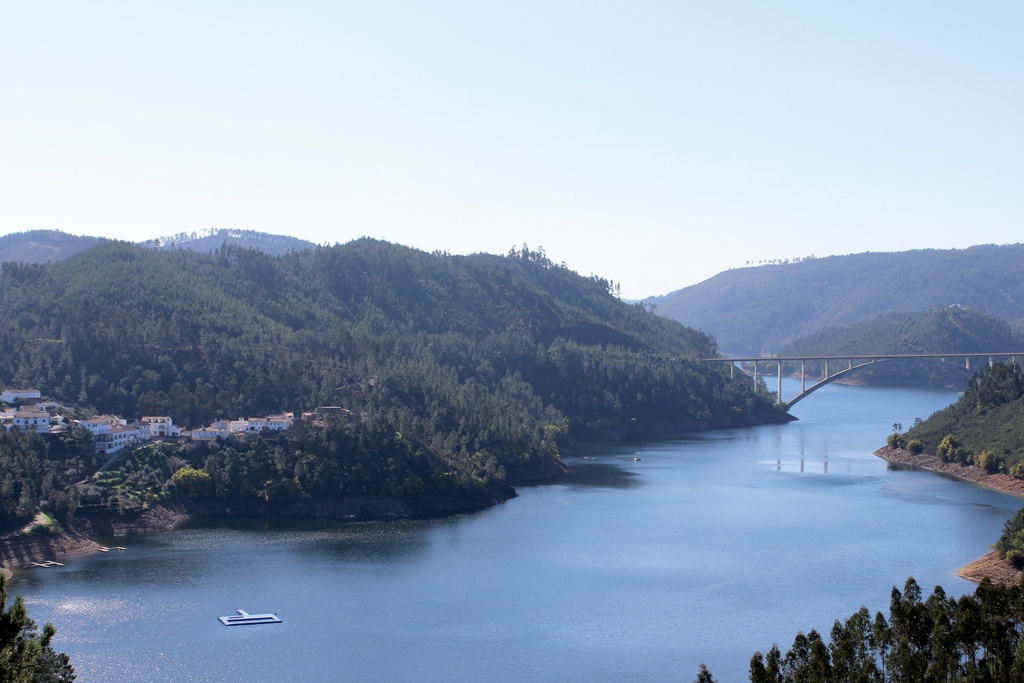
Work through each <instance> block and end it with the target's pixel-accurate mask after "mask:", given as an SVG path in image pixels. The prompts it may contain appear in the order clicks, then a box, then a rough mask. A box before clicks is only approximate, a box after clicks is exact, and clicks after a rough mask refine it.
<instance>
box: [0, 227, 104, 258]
mask: <svg viewBox="0 0 1024 683" xmlns="http://www.w3.org/2000/svg"><path fill="white" fill-rule="evenodd" d="M97 241H99V238H97V237H86V236H84V235H69V234H67V233H66V232H61V231H60V230H29V231H28V232H16V233H12V234H10V235H4V236H3V237H0V263H4V262H7V261H17V262H19V263H48V262H53V261H61V260H63V259H66V258H68V257H69V256H74V255H75V254H77V253H78V252H80V251H85V250H86V249H88V248H89V247H92V246H94V245H95V244H96V242H97Z"/></svg>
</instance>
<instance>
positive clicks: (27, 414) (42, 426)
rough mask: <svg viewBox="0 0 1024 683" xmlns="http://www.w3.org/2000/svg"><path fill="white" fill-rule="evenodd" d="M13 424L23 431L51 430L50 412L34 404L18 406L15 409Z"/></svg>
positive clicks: (15, 427)
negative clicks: (26, 406)
mask: <svg viewBox="0 0 1024 683" xmlns="http://www.w3.org/2000/svg"><path fill="white" fill-rule="evenodd" d="M11 426H12V427H14V429H17V430H20V431H22V432H27V431H28V430H30V429H34V430H36V431H37V432H48V431H50V414H49V413H48V412H46V411H45V410H39V409H38V408H36V407H34V406H30V407H28V408H18V409H17V410H16V411H14V417H13V418H12V420H11Z"/></svg>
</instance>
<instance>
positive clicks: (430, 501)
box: [0, 485, 516, 578]
mask: <svg viewBox="0 0 1024 683" xmlns="http://www.w3.org/2000/svg"><path fill="white" fill-rule="evenodd" d="M515 496H516V491H515V489H514V488H512V487H511V486H504V485H502V486H493V487H491V488H490V489H486V490H485V489H482V490H480V491H477V492H475V493H474V494H473V495H469V496H466V495H464V496H450V497H444V496H440V497H429V498H423V499H422V500H418V501H416V502H415V503H406V502H402V501H395V500H356V499H346V500H303V501H300V502H297V503H291V504H269V503H265V502H261V501H258V500H255V499H253V500H236V501H220V500H194V501H189V502H188V504H187V505H186V504H183V503H176V504H161V505H150V506H147V507H144V508H138V509H134V510H125V511H122V512H118V511H110V510H105V509H103V510H80V511H79V513H78V514H77V515H76V516H75V517H74V519H73V520H71V521H70V522H69V523H66V524H65V525H64V526H63V527H58V526H45V527H42V526H34V525H30V526H29V527H26V528H25V529H23V530H21V531H18V532H14V533H11V534H8V535H7V536H4V537H2V538H0V572H3V573H4V574H5V575H6V576H7V577H8V578H9V577H10V575H11V570H14V569H18V568H22V567H30V566H32V565H33V563H43V562H47V561H58V560H64V559H67V558H70V557H79V556H82V555H88V554H91V553H95V552H100V551H101V550H102V549H103V546H102V545H100V543H98V542H97V541H96V540H94V539H95V538H97V537H101V538H102V537H106V538H114V537H129V536H141V535H146V534H155V533H162V532H166V531H171V530H173V529H175V528H177V527H178V526H181V525H182V524H184V523H185V522H187V521H189V520H192V519H231V518H235V519H237V518H244V519H269V518H273V519H293V520H298V519H333V520H339V521H349V522H351V521H370V520H392V519H415V518H425V517H443V516H447V515H453V514H459V513H463V512H473V511H476V510H481V509H484V508H487V507H490V506H492V505H498V504H500V503H503V502H505V501H506V500H509V499H510V498H514V497H515Z"/></svg>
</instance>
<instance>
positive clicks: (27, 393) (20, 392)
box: [0, 389, 43, 404]
mask: <svg viewBox="0 0 1024 683" xmlns="http://www.w3.org/2000/svg"><path fill="white" fill-rule="evenodd" d="M42 397H43V395H42V394H41V393H40V392H39V390H38V389H4V391H3V393H2V394H0V400H2V401H3V402H4V403H10V404H14V403H17V402H18V401H31V400H36V401H38V400H39V399H41V398H42Z"/></svg>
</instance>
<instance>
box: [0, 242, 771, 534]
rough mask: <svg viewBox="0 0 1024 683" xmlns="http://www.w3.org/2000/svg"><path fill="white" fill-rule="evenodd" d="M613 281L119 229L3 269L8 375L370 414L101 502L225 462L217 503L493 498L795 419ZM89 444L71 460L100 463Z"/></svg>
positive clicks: (217, 449)
mask: <svg viewBox="0 0 1024 683" xmlns="http://www.w3.org/2000/svg"><path fill="white" fill-rule="evenodd" d="M613 290H614V286H613V285H612V283H609V282H608V281H606V280H603V279H601V278H598V277H593V276H592V277H589V278H585V277H581V276H579V275H577V274H576V273H573V272H571V271H569V270H568V269H567V268H565V267H564V266H558V265H555V264H554V263H553V262H551V261H550V260H549V259H548V258H547V257H546V255H545V254H544V253H543V251H531V250H530V249H528V248H527V247H525V246H524V247H523V248H522V249H513V250H512V251H511V252H510V253H509V255H507V256H504V257H499V256H488V255H476V256H469V257H459V256H451V255H448V254H443V253H435V254H427V253H424V252H421V251H417V250H414V249H408V248H405V247H401V246H397V245H393V244H388V243H385V242H379V241H375V240H367V239H364V240H359V241H357V242H353V243H350V244H347V245H343V246H336V247H332V248H318V249H315V250H308V251H302V252H297V251H295V252H289V253H287V254H285V255H282V256H277V257H274V256H269V255H267V254H263V253H260V252H257V251H253V250H246V249H237V248H233V247H222V248H220V249H218V250H217V251H215V252H214V253H212V254H205V253H197V252H192V251H178V250H170V251H162V250H153V249H146V248H142V247H139V246H136V245H131V244H126V243H120V242H108V241H103V242H101V243H100V244H99V245H98V246H97V247H95V248H93V249H91V250H89V251H86V252H83V253H80V254H78V255H76V256H74V257H72V258H70V259H67V260H65V261H62V262H59V263H55V264H50V265H18V264H5V266H4V267H3V270H2V272H0V306H3V310H5V311H6V315H5V316H3V317H2V318H0V377H3V378H5V379H6V381H7V384H8V385H12V386H33V387H37V388H39V389H41V390H42V391H43V393H44V395H46V396H48V397H52V398H54V399H56V400H58V401H60V402H63V403H67V404H73V405H77V406H79V407H81V408H83V409H86V410H89V411H97V412H102V413H115V414H119V415H124V416H139V415H170V416H172V417H173V418H174V420H175V422H176V423H178V424H182V425H184V426H186V427H197V426H201V425H204V424H209V423H210V422H211V421H213V420H216V419H222V418H232V417H240V416H251V415H262V414H267V413H269V412H273V411H279V410H292V411H294V412H296V413H298V412H299V411H301V410H303V409H306V410H309V409H312V408H314V407H316V406H320V405H337V406H344V407H346V408H348V409H350V410H351V411H352V412H353V413H354V414H355V415H356V417H355V418H354V419H352V420H351V421H345V420H340V421H329V423H328V425H327V426H326V427H325V428H324V429H322V430H309V431H308V432H304V431H302V430H295V431H294V433H289V434H288V435H286V436H283V437H281V438H280V439H266V440H263V439H259V440H257V441H256V442H254V443H249V442H247V441H245V440H242V441H238V442H235V441H232V442H231V443H230V444H226V445H223V446H221V445H215V446H210V447H209V452H205V451H203V448H202V447H196V448H192V447H181V448H175V449H171V450H163V447H161V448H160V449H157V451H155V452H154V451H147V452H144V453H138V454H133V455H132V457H131V458H128V459H126V460H124V461H123V462H119V463H118V464H117V465H116V467H115V469H114V470H112V471H110V472H104V473H102V474H100V475H99V476H98V477H97V478H96V479H95V480H94V481H92V482H90V483H89V484H88V485H86V486H84V487H82V501H83V502H84V503H87V504H88V505H89V506H95V505H99V504H101V503H102V504H103V505H105V506H107V507H110V508H113V509H121V510H124V509H128V508H132V507H137V506H139V505H145V504H146V503H147V502H151V501H153V500H160V499H163V498H165V497H167V496H170V495H177V496H179V497H181V498H185V499H191V500H196V499H201V498H203V497H204V496H205V495H206V493H208V491H209V490H211V489H208V488H207V487H206V486H205V484H202V483H201V482H200V481H199V479H197V478H196V477H195V476H193V475H187V474H182V475H179V478H178V480H177V481H175V480H174V478H173V477H174V476H175V472H177V471H178V470H179V469H181V468H182V467H189V468H192V469H193V470H202V471H204V472H205V473H206V474H207V475H209V476H210V478H211V482H212V491H213V492H214V496H213V497H214V498H229V497H234V498H239V497H241V498H244V499H260V500H262V501H263V502H264V503H273V502H285V501H293V502H294V501H302V500H308V499H310V498H313V499H322V498H338V497H346V498H361V499H374V500H379V499H391V500H394V499H398V500H402V501H405V502H410V501H412V502H416V501H421V502H422V501H423V499H424V498H425V497H430V496H447V497H451V498H459V497H460V496H461V497H463V498H467V499H473V500H478V499H481V498H482V497H488V498H490V499H491V500H495V499H501V498H504V497H507V496H508V495H509V493H508V491H509V488H508V486H509V484H510V483H515V482H517V481H525V480H531V479H540V478H546V477H550V476H551V475H552V474H554V473H557V472H559V471H561V465H560V464H559V458H560V451H561V449H562V448H564V447H565V446H566V445H567V444H569V443H571V442H572V441H574V440H575V441H581V440H593V439H607V438H625V437H641V436H645V435H654V434H663V433H670V432H679V431H685V430H694V429H707V428H712V427H725V426H737V425H746V424H756V423H762V422H766V421H781V420H785V419H788V418H787V416H786V415H785V413H784V412H782V411H781V410H780V409H778V408H776V407H775V406H773V405H772V404H771V401H770V399H769V398H768V397H767V396H765V395H759V394H755V393H754V392H753V391H751V388H750V387H749V382H748V381H746V380H745V379H743V378H737V379H735V380H731V379H730V378H729V373H728V371H727V370H726V369H724V368H722V367H707V366H706V365H705V364H702V363H699V362H696V361H694V360H693V359H695V358H700V357H704V356H707V355H713V354H714V353H715V352H716V348H715V345H714V342H713V341H712V340H711V339H710V338H709V337H707V336H706V335H704V334H702V333H701V332H698V331H696V330H693V329H690V328H685V327H682V326H680V325H679V324H677V323H674V322H671V321H669V320H666V319H664V318H659V317H658V316H655V315H653V314H651V313H649V312H647V311H645V310H644V309H643V307H642V306H639V305H628V304H625V303H623V302H621V301H619V300H618V299H617V298H616V297H615V296H613V294H612V292H613ZM264 448H269V449H270V450H269V452H268V453H264V452H263V451H262V450H261V449H264ZM59 450H60V448H53V447H51V448H50V449H49V453H51V454H52V453H53V452H55V451H59ZM34 452H36V454H37V455H36V456H35V457H37V458H38V460H39V462H43V461H45V460H47V458H49V457H50V456H49V455H47V451H46V449H43V448H37V449H36V450H35V451H34ZM74 452H75V453H80V450H75V451H74ZM69 453H70V451H69ZM2 457H4V456H3V454H2V452H0V458H2ZM78 457H79V461H75V462H74V463H68V464H67V469H68V470H69V471H74V472H76V473H77V474H76V475H75V476H78V474H81V475H82V478H85V477H87V476H88V475H91V474H93V473H94V472H95V466H96V463H94V462H86V460H88V459H87V458H84V457H83V456H81V455H79V456H78ZM169 463H173V464H175V467H173V468H172V467H171V466H170V464H169ZM0 465H2V460H0ZM82 470H84V472H83V471H82ZM5 472H6V471H5V470H0V477H3V476H7V475H6V474H5ZM27 472H28V468H25V467H22V468H20V469H18V470H17V471H16V472H15V473H12V474H11V475H10V477H11V478H12V480H16V481H21V480H22V479H24V481H26V482H28V485H27V486H23V487H22V488H21V489H20V490H19V492H18V495H13V493H12V497H13V499H14V500H15V501H20V502H19V503H17V504H15V505H14V507H13V509H12V510H11V512H10V514H9V519H12V520H17V519H20V518H21V516H23V515H26V514H28V513H29V510H30V508H31V507H32V501H33V499H35V500H38V499H39V496H38V495H37V492H38V491H41V490H42V489H41V488H40V487H41V486H42V485H41V484H37V483H35V480H34V479H32V477H33V476H34V475H29V474H27ZM73 480H74V479H73V478H64V479H61V480H60V483H61V484H62V485H65V484H67V483H68V482H70V481H73ZM12 491H13V489H12ZM5 500H7V498H5ZM424 505H425V504H424ZM424 505H421V506H419V507H420V509H422V508H423V507H424ZM65 507H67V506H65ZM413 507H417V506H415V505H414V506H413ZM58 517H60V515H58Z"/></svg>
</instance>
